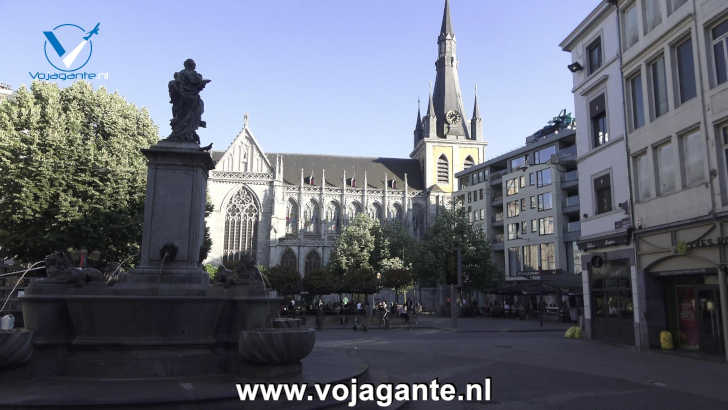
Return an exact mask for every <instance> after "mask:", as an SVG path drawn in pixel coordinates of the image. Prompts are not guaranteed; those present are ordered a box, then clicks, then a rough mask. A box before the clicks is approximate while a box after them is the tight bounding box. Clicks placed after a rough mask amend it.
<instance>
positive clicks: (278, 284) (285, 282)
mask: <svg viewBox="0 0 728 410" xmlns="http://www.w3.org/2000/svg"><path fill="white" fill-rule="evenodd" d="M265 276H266V277H267V279H268V283H269V285H270V287H271V288H273V289H275V290H277V291H278V293H279V294H281V295H295V294H296V293H299V292H301V289H302V287H303V285H302V281H301V276H300V275H299V274H298V272H296V271H293V270H290V269H286V268H284V267H282V266H280V265H278V266H274V267H272V268H270V269H269V270H268V271H267V272H266V273H265Z"/></svg>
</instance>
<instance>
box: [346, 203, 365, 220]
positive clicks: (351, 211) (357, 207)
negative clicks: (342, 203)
mask: <svg viewBox="0 0 728 410" xmlns="http://www.w3.org/2000/svg"><path fill="white" fill-rule="evenodd" d="M362 212H363V209H362V206H361V204H360V203H359V202H357V201H351V202H349V206H348V207H347V214H348V217H349V219H354V218H355V217H356V216H357V215H359V214H360V213H362Z"/></svg>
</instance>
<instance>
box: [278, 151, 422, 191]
mask: <svg viewBox="0 0 728 410" xmlns="http://www.w3.org/2000/svg"><path fill="white" fill-rule="evenodd" d="M278 155H280V156H281V157H282V158H283V180H284V181H285V182H287V183H289V184H292V185H298V184H299V181H300V178H301V168H303V175H304V176H310V175H311V173H313V175H314V180H315V181H317V182H316V183H317V184H320V178H321V171H322V169H325V170H326V185H328V186H335V187H341V186H342V181H343V178H344V173H345V172H346V178H347V179H349V178H352V177H353V178H355V179H356V181H357V183H356V186H357V187H363V186H364V171H365V170H366V176H367V185H368V187H369V188H373V189H384V186H385V181H384V176H385V175H386V176H387V179H389V180H392V179H394V180H395V181H396V188H395V189H397V190H401V189H404V174H405V173H406V174H407V185H408V186H409V188H410V189H414V190H423V188H424V186H423V182H422V173H421V172H420V163H419V162H418V161H417V160H415V159H409V158H381V157H378V158H373V157H348V156H338V155H313V154H275V153H272V154H267V156H268V159H269V160H270V161H271V162H272V163H275V158H276V156H278Z"/></svg>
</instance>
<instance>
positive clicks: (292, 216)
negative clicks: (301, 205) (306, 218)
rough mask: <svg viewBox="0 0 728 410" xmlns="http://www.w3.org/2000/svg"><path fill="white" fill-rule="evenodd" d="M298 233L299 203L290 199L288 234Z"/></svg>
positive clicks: (287, 210) (287, 213)
mask: <svg viewBox="0 0 728 410" xmlns="http://www.w3.org/2000/svg"><path fill="white" fill-rule="evenodd" d="M297 233H298V205H297V204H296V201H294V200H293V199H289V200H288V205H287V208H286V234H287V235H296V234H297Z"/></svg>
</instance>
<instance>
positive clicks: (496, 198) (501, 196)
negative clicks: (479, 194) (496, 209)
mask: <svg viewBox="0 0 728 410" xmlns="http://www.w3.org/2000/svg"><path fill="white" fill-rule="evenodd" d="M490 202H492V203H496V202H503V195H497V196H493V197H492V198H491V200H490Z"/></svg>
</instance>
